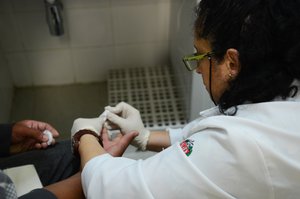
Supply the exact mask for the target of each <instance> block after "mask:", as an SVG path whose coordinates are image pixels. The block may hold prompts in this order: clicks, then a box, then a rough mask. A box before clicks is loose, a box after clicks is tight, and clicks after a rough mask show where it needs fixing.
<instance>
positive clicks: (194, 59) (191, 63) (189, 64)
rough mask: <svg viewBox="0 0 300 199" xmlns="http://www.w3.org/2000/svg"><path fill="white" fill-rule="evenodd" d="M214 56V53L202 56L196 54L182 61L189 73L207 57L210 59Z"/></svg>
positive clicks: (185, 57)
mask: <svg viewBox="0 0 300 199" xmlns="http://www.w3.org/2000/svg"><path fill="white" fill-rule="evenodd" d="M213 54H214V53H213V52H208V53H204V54H200V55H199V54H196V53H195V54H193V55H187V56H184V57H183V58H182V61H183V63H184V64H185V67H186V68H187V69H188V70H189V71H193V70H195V69H196V68H197V67H198V64H199V61H201V60H202V59H204V58H205V57H208V58H209V59H210V58H211V56H212V55H213Z"/></svg>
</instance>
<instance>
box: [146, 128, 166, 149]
mask: <svg viewBox="0 0 300 199" xmlns="http://www.w3.org/2000/svg"><path fill="white" fill-rule="evenodd" d="M170 145H171V141H170V136H169V133H168V132H166V131H152V132H151V133H150V136H149V140H148V143H147V150H150V151H161V150H163V149H165V148H168V147H169V146H170Z"/></svg>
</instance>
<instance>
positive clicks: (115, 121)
mask: <svg viewBox="0 0 300 199" xmlns="http://www.w3.org/2000/svg"><path fill="white" fill-rule="evenodd" d="M107 120H108V121H109V122H111V123H113V124H115V125H117V126H119V127H121V128H122V126H123V124H124V125H125V123H126V120H125V119H123V118H122V117H120V116H118V115H116V114H114V113H112V112H108V113H107Z"/></svg>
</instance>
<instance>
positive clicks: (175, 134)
mask: <svg viewBox="0 0 300 199" xmlns="http://www.w3.org/2000/svg"><path fill="white" fill-rule="evenodd" d="M167 132H168V133H169V137H170V140H171V145H172V144H174V143H176V142H180V141H182V140H183V139H184V136H183V134H182V128H176V129H174V128H168V129H167Z"/></svg>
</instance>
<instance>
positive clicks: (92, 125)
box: [71, 111, 108, 137]
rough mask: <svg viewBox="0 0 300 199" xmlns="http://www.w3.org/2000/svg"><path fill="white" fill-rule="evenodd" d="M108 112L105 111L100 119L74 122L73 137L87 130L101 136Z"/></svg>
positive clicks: (82, 119)
mask: <svg viewBox="0 0 300 199" xmlns="http://www.w3.org/2000/svg"><path fill="white" fill-rule="evenodd" d="M107 112H108V111H104V112H103V113H102V114H101V115H100V116H99V117H96V118H77V119H76V120H74V122H73V126H72V129H71V137H73V135H75V133H77V132H78V131H80V130H83V129H86V130H90V131H93V132H95V133H96V134H97V135H98V136H100V133H101V130H102V127H103V124H104V122H105V120H106V114H107Z"/></svg>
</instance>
